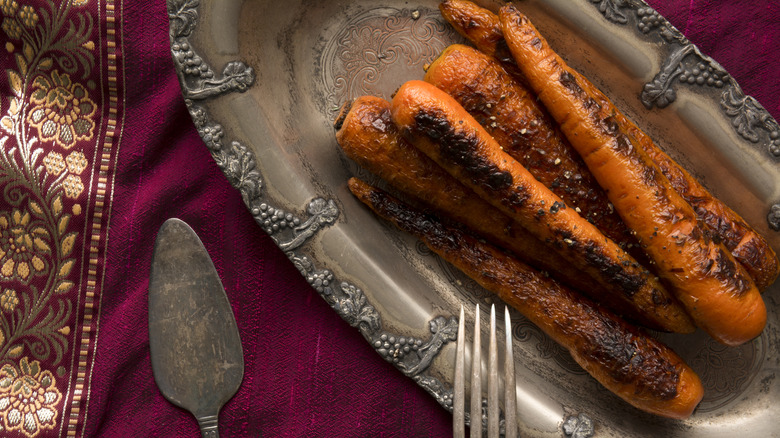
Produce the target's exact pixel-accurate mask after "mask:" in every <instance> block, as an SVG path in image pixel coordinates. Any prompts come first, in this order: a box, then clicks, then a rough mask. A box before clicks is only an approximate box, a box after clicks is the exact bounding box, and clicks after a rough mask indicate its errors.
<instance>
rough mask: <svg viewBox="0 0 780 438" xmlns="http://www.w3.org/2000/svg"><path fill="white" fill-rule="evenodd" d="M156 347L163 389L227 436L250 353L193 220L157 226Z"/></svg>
mask: <svg viewBox="0 0 780 438" xmlns="http://www.w3.org/2000/svg"><path fill="white" fill-rule="evenodd" d="M149 347H150V349H151V359H152V371H153V372H154V380H155V382H156V383H157V387H158V388H159V389H160V392H162V394H163V395H164V396H165V398H166V399H168V401H170V402H171V403H173V404H175V405H177V406H180V407H182V408H184V409H186V410H188V411H190V412H192V414H193V415H195V418H197V420H198V424H199V425H200V430H201V434H202V435H203V436H204V437H209V438H216V437H218V436H219V431H218V429H217V422H218V416H219V410H220V409H221V408H222V406H223V405H224V404H225V403H226V402H227V401H228V400H229V399H230V398H231V397H233V395H234V394H235V393H236V391H237V390H238V387H239V386H240V385H241V380H242V379H243V376H244V354H243V351H242V349H241V340H240V338H239V335H238V327H237V326H236V320H235V317H234V316H233V311H232V309H231V308H230V303H229V302H228V299H227V295H225V290H224V289H223V287H222V283H221V282H220V280H219V276H218V275H217V271H216V269H215V268H214V264H213V263H212V261H211V258H210V257H209V255H208V253H207V252H206V248H204V247H203V243H201V241H200V239H198V236H197V235H196V234H195V232H194V231H193V230H192V228H190V227H189V226H188V225H187V224H186V223H184V222H182V221H181V220H179V219H168V220H167V221H166V222H165V223H164V224H163V225H162V226H161V227H160V230H159V232H158V233H157V240H156V241H155V244H154V254H153V256H152V269H151V274H150V279H149Z"/></svg>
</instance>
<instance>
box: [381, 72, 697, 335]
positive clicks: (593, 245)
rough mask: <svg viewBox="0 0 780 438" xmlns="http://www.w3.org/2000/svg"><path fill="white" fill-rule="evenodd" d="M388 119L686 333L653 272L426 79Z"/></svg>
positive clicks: (398, 101)
mask: <svg viewBox="0 0 780 438" xmlns="http://www.w3.org/2000/svg"><path fill="white" fill-rule="evenodd" d="M391 116H392V119H393V121H394V122H395V123H396V125H397V126H398V127H399V129H400V130H401V133H402V135H403V136H404V137H405V138H407V139H408V140H409V141H410V142H411V143H412V144H413V145H414V146H415V147H417V148H418V149H420V150H422V151H423V152H424V153H425V154H426V155H428V156H429V157H430V158H432V159H433V160H434V161H436V162H437V163H438V164H439V165H440V166H442V167H443V168H444V169H445V170H447V172H449V173H450V174H451V175H453V176H455V177H456V178H458V179H459V180H460V181H461V182H463V183H464V184H465V185H467V186H469V187H470V188H471V189H473V190H474V191H475V192H477V193H478V194H479V195H480V196H481V197H482V198H483V199H485V200H486V201H488V202H490V203H491V204H493V205H494V206H495V207H497V208H499V209H500V210H501V211H503V212H504V213H505V214H507V215H509V216H510V217H512V218H513V219H515V220H517V221H518V222H520V223H521V224H522V225H523V226H524V227H526V228H527V229H528V230H529V231H531V232H532V233H534V235H536V236H537V237H538V238H539V239H540V240H543V241H544V242H546V243H549V244H551V245H552V246H553V247H554V248H556V249H557V250H558V251H559V253H560V254H561V255H562V256H563V257H565V258H566V259H567V260H569V261H570V262H571V263H572V264H573V266H576V267H577V268H579V269H581V270H582V271H583V272H586V273H588V274H589V275H591V276H592V277H593V278H594V279H595V280H597V281H599V282H600V283H601V284H602V286H603V287H604V288H605V289H606V290H609V291H611V292H612V293H613V296H614V299H620V300H628V301H629V302H630V303H633V305H634V306H636V307H638V308H639V309H640V311H641V312H644V313H645V315H646V317H647V318H649V319H653V320H655V321H656V323H657V324H658V325H660V326H662V327H665V328H666V330H669V331H674V332H680V333H688V332H691V331H693V329H694V326H693V324H692V322H691V320H690V318H689V317H688V316H687V315H686V314H685V312H684V310H683V309H682V307H681V306H680V304H679V303H677V301H676V299H675V298H674V297H672V296H671V295H670V294H669V293H668V292H667V291H666V290H665V288H664V287H663V286H662V285H661V284H660V282H658V280H657V279H656V278H655V277H654V276H652V275H651V274H650V273H649V272H648V271H647V270H646V269H644V268H643V267H642V266H641V265H639V264H638V263H637V262H636V260H635V259H633V258H632V257H631V256H630V255H628V254H627V253H626V252H625V251H623V250H622V249H620V247H618V246H617V244H615V243H614V242H613V241H611V240H609V239H608V238H607V237H605V236H604V235H603V234H602V233H601V232H600V231H599V230H598V229H597V228H596V227H595V226H593V225H592V224H591V223H589V222H588V221H587V220H585V219H584V218H582V217H581V216H579V215H578V214H577V213H576V212H575V211H574V210H573V209H570V208H567V207H566V204H565V203H564V202H563V201H562V200H561V199H560V198H559V197H558V196H556V195H555V194H554V193H552V192H551V191H550V190H549V189H547V188H546V187H545V186H544V185H543V184H541V183H539V182H538V181H536V180H535V179H534V178H533V176H532V175H531V174H530V173H529V172H528V171H527V170H526V169H525V168H523V166H522V165H520V164H519V163H518V162H517V161H515V160H514V159H512V158H511V157H510V156H508V155H507V154H506V153H504V152H503V151H501V148H500V146H499V145H498V144H497V143H496V142H495V140H493V138H492V137H491V136H490V135H489V134H488V133H487V132H485V130H484V129H483V128H482V127H481V126H480V125H479V123H477V121H476V120H474V118H473V117H471V116H470V115H469V114H468V113H467V112H466V111H465V110H464V109H463V107H461V106H460V105H459V104H458V103H457V102H456V101H455V100H454V99H452V97H450V96H449V95H447V94H446V93H444V92H443V91H441V90H439V89H438V88H436V87H434V86H433V85H430V84H428V83H426V82H422V81H409V82H407V83H405V84H404V85H403V86H401V88H400V89H399V90H398V91H397V92H396V94H395V97H394V98H393V101H392V105H391Z"/></svg>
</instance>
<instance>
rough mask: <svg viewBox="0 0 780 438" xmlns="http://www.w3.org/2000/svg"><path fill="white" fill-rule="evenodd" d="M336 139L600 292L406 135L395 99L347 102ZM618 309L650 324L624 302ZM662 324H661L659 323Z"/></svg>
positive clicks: (485, 230) (494, 237)
mask: <svg viewBox="0 0 780 438" xmlns="http://www.w3.org/2000/svg"><path fill="white" fill-rule="evenodd" d="M335 127H336V140H337V141H338V143H339V145H340V146H341V148H342V150H343V151H344V153H345V154H346V155H347V157H349V158H350V159H352V160H353V161H355V162H357V163H358V164H359V165H360V166H361V167H362V168H364V169H366V170H368V171H369V172H371V173H373V174H374V175H376V176H378V177H379V178H380V179H382V180H384V181H386V182H387V183H388V184H389V185H390V186H392V187H393V188H395V189H396V190H399V191H400V192H402V193H403V194H405V195H407V196H411V197H413V198H415V199H416V200H417V201H418V202H420V203H424V204H425V205H427V206H429V207H431V208H432V209H434V210H435V211H436V213H437V214H439V215H441V216H444V217H446V218H448V219H451V220H452V221H454V222H457V223H461V224H463V225H465V226H466V227H468V228H469V229H471V230H472V231H474V232H475V233H477V234H478V235H480V236H481V237H482V238H484V239H487V240H488V241H490V242H492V243H493V244H495V245H497V246H501V247H503V248H505V249H508V250H510V251H512V252H514V253H515V255H516V256H517V257H518V258H520V259H521V260H523V261H524V262H525V263H528V264H529V265H532V266H534V267H536V268H537V269H540V270H543V271H547V272H549V273H550V274H552V275H553V276H554V277H555V278H558V279H560V280H561V281H563V282H564V283H566V284H568V285H570V286H572V287H574V288H577V289H581V290H586V291H589V292H590V293H592V294H594V295H596V298H598V297H599V295H598V294H599V292H600V291H601V288H600V287H599V286H597V283H596V282H595V281H593V280H592V279H591V278H590V277H589V276H587V275H586V274H584V273H581V272H578V271H577V270H574V269H571V265H570V264H569V263H568V262H567V261H566V260H565V259H563V258H562V257H560V256H559V255H558V254H557V253H556V252H554V251H551V250H550V248H549V247H547V245H545V244H544V243H542V242H541V241H539V239H537V238H536V237H535V236H533V235H532V234H531V233H530V232H528V231H527V230H526V229H525V228H523V227H522V226H521V225H520V224H518V223H517V222H515V221H514V220H512V219H511V218H509V217H508V216H506V215H505V214H503V213H501V211H499V210H498V209H496V208H495V207H493V206H492V205H490V204H488V203H487V202H485V201H483V200H482V198H480V197H479V196H477V194H476V193H474V192H473V191H472V190H471V189H469V188H467V187H466V186H464V185H463V184H461V183H460V182H458V181H457V180H456V179H455V178H453V177H452V176H450V174H448V173H447V172H445V171H444V169H442V168H441V167H439V166H438V165H437V164H436V163H435V162H433V161H432V160H431V159H430V158H428V157H427V156H426V155H425V154H423V153H422V152H420V151H419V150H417V149H415V148H414V147H413V146H412V145H410V144H409V143H407V142H406V140H404V139H403V138H401V135H400V133H399V132H398V128H396V126H395V124H393V121H392V120H390V102H388V101H386V100H384V99H381V98H378V97H373V96H363V97H359V98H358V99H355V100H354V101H353V102H349V103H347V104H345V105H344V106H343V107H342V109H341V114H340V115H339V117H338V118H337V121H336V124H335ZM616 310H617V311H619V312H621V313H623V314H624V315H625V316H627V317H628V318H630V319H632V320H635V321H638V322H640V323H643V324H646V325H649V324H650V323H651V321H645V319H644V318H643V316H642V315H639V314H637V312H635V311H634V312H633V313H631V312H632V308H631V307H630V306H629V305H628V303H625V304H624V305H623V306H622V307H617V309H616ZM655 328H658V327H655Z"/></svg>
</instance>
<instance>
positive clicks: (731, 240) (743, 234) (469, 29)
mask: <svg viewBox="0 0 780 438" xmlns="http://www.w3.org/2000/svg"><path fill="white" fill-rule="evenodd" d="M439 9H440V10H441V13H442V16H444V18H445V19H446V20H447V21H448V22H449V23H450V24H451V25H452V26H453V27H454V28H455V30H456V31H457V32H458V33H460V34H461V35H463V36H464V37H466V39H468V40H469V41H470V42H471V43H472V44H474V45H475V46H476V47H477V48H478V49H479V50H481V51H482V52H484V53H486V54H488V55H492V56H494V57H496V58H497V59H498V60H499V61H500V62H501V65H502V66H503V67H504V69H505V70H506V71H507V72H508V73H509V74H510V75H511V76H513V77H514V78H515V79H516V80H519V81H520V82H521V83H523V84H527V79H526V78H525V76H524V75H523V73H522V72H521V71H519V69H518V68H517V64H516V63H515V62H514V58H512V56H511V52H509V48H508V46H507V44H506V41H505V39H504V38H503V32H502V30H501V23H500V21H499V18H498V15H496V14H494V13H493V12H491V11H490V10H487V9H484V8H481V7H479V6H477V5H476V4H474V3H472V2H471V1H468V0H445V1H444V2H442V3H441V4H440V5H439ZM599 95H600V98H597V99H596V100H597V101H601V100H602V98H601V97H602V96H603V95H601V94H600V93H599ZM603 99H606V98H603ZM615 119H616V122H617V123H618V124H619V125H621V127H622V129H624V130H625V131H627V132H628V133H629V134H631V135H632V136H634V138H635V139H636V140H637V144H638V145H639V146H640V147H642V148H643V149H644V150H645V152H647V154H648V155H649V156H650V158H651V159H652V160H653V161H654V162H655V163H656V164H657V165H658V167H659V168H660V169H661V171H662V172H663V174H664V176H666V177H667V178H668V179H669V181H670V182H671V184H672V187H674V189H675V190H676V191H677V192H678V193H679V194H680V196H682V197H683V199H685V200H686V201H687V202H688V203H689V204H691V206H693V207H694V210H695V211H696V215H697V217H698V218H699V220H701V221H702V222H703V223H704V224H705V226H706V227H707V229H708V230H709V232H710V233H711V234H712V236H713V238H715V239H720V240H722V241H723V243H724V244H725V245H726V248H728V250H729V251H730V252H731V254H732V255H733V256H734V258H735V259H736V260H737V261H738V262H739V263H740V264H741V265H742V266H744V267H745V269H746V270H747V272H748V274H749V275H750V277H751V278H752V279H753V281H755V283H756V287H758V289H759V290H760V291H764V290H766V288H768V287H769V286H770V285H772V283H774V282H775V280H776V279H777V277H778V274H780V260H778V257H777V254H776V253H775V251H774V250H773V249H772V247H771V245H769V242H768V241H767V240H766V239H765V238H764V237H763V236H761V235H760V234H759V233H758V232H756V231H755V230H754V229H753V228H752V227H751V226H750V225H748V224H747V222H745V220H744V219H742V217H740V216H739V214H737V213H736V212H734V211H733V210H732V209H731V208H729V207H728V206H727V205H726V204H724V203H723V202H722V201H720V200H719V199H718V198H716V197H715V196H713V195H712V193H710V192H709V191H708V190H707V189H706V188H705V187H704V186H703V185H702V184H701V183H700V182H699V181H698V180H697V179H696V178H694V177H693V176H692V175H690V174H689V173H688V172H687V171H686V170H685V169H684V168H683V167H682V166H680V165H679V164H678V163H677V162H675V161H674V160H672V159H671V157H669V156H668V155H667V154H666V153H665V152H663V150H661V148H659V147H658V146H657V145H656V144H655V142H653V141H652V139H650V138H649V137H648V136H647V134H645V133H644V132H643V131H642V130H641V129H640V128H638V127H637V126H636V125H635V124H634V123H633V122H632V121H631V120H630V119H628V118H626V117H624V116H622V115H618V116H616V117H615Z"/></svg>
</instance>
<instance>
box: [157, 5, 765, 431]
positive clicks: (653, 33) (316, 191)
mask: <svg viewBox="0 0 780 438" xmlns="http://www.w3.org/2000/svg"><path fill="white" fill-rule="evenodd" d="M481 4H482V5H483V6H485V7H488V8H491V9H493V10H494V11H496V10H497V9H498V7H499V6H500V4H499V2H494V1H492V0H484V1H482V2H481ZM518 5H519V6H520V7H521V9H522V10H523V11H524V12H525V13H527V14H528V15H529V16H530V17H531V19H532V20H533V21H534V23H535V24H536V25H537V27H539V29H540V30H541V31H542V32H543V33H544V34H545V35H546V37H547V38H548V39H549V41H550V43H551V45H552V46H553V48H555V49H556V50H558V51H559V53H561V54H562V55H563V56H564V58H566V59H567V60H568V61H569V62H570V63H571V64H572V65H573V66H574V67H575V68H578V69H579V70H580V71H582V72H584V73H585V74H586V75H587V76H588V77H590V78H591V80H592V81H593V82H594V83H596V84H597V85H598V86H600V87H602V89H603V90H604V91H605V92H606V94H607V95H609V96H610V97H611V98H612V99H613V100H614V101H615V103H616V104H617V105H618V106H619V107H621V108H622V109H623V110H624V111H625V112H626V113H627V114H628V115H629V116H631V117H632V118H633V119H634V120H635V121H636V122H637V123H638V124H639V125H640V126H642V127H644V128H645V129H646V131H647V132H648V133H649V134H650V135H651V136H652V137H654V138H655V139H656V141H657V142H658V143H659V144H660V145H661V146H662V147H663V148H664V149H665V150H666V151H667V152H668V153H669V154H670V155H672V156H673V157H674V158H676V159H677V160H678V161H680V162H681V163H682V164H683V165H684V166H685V167H686V168H688V169H689V170H690V171H692V173H694V174H695V175H697V176H698V177H699V178H700V179H701V180H702V181H703V182H704V184H705V185H706V186H708V187H709V188H710V189H711V190H712V191H713V192H714V193H715V194H716V195H718V196H719V197H720V198H721V199H723V200H724V201H726V203H728V204H729V205H730V206H732V207H733V208H734V209H735V210H737V211H738V212H739V213H741V214H742V215H743V216H744V217H745V219H746V220H748V222H750V223H751V224H752V225H753V226H754V227H755V228H756V229H757V230H759V231H760V232H761V233H763V234H764V235H766V236H768V238H769V240H770V242H771V244H772V245H773V247H774V248H775V250H780V233H778V231H777V230H778V229H780V162H779V161H780V127H778V124H777V122H776V121H775V120H774V119H772V117H771V116H770V115H769V114H768V113H767V112H766V111H765V110H764V109H763V108H762V107H761V105H760V104H758V102H756V101H755V100H754V99H753V98H751V97H749V96H745V95H744V93H743V92H742V91H741V89H740V88H739V86H738V85H737V84H736V82H735V81H734V80H733V78H731V77H730V76H729V75H728V73H727V72H725V71H724V70H723V68H722V67H721V66H720V65H718V64H717V63H716V62H715V61H713V60H712V59H710V58H708V57H707V56H706V55H704V54H702V53H701V52H700V51H699V50H698V49H697V48H696V47H695V46H693V45H692V44H691V43H690V42H688V41H687V40H686V39H685V38H684V37H683V36H682V35H681V34H680V33H679V32H678V31H677V30H676V29H674V28H673V27H672V26H671V25H670V24H668V22H666V20H664V19H663V18H662V17H660V16H659V15H658V14H657V13H656V12H655V11H653V10H652V9H650V8H649V7H647V6H646V5H645V4H644V3H642V2H641V1H638V0H628V1H615V0H601V1H595V0H523V1H520V2H518ZM168 10H169V14H170V19H171V30H170V32H171V33H170V35H171V50H172V53H173V57H174V62H175V65H176V69H177V73H178V75H179V79H180V82H181V84H182V92H183V95H184V98H185V99H186V101H187V104H188V107H189V110H190V113H191V115H192V117H193V121H194V123H195V125H196V127H197V128H198V130H199V132H200V134H201V137H202V138H203V140H204V142H205V144H206V146H207V147H208V148H209V149H210V151H211V153H212V155H213V157H214V159H215V160H216V162H217V163H218V164H219V166H220V167H221V168H222V169H223V171H224V173H225V175H226V177H227V178H228V179H229V181H230V182H231V183H232V184H233V185H234V186H235V187H236V188H237V189H238V190H240V192H241V194H242V196H243V199H244V201H245V203H246V205H247V207H248V208H249V210H250V211H251V213H252V215H253V216H254V217H255V218H256V220H257V223H258V224H259V225H260V226H261V227H263V228H264V229H265V230H266V231H267V232H268V233H269V234H270V235H271V237H272V238H273V239H274V240H275V242H276V243H277V244H278V245H279V247H280V248H282V249H283V250H284V251H285V252H286V254H287V256H288V257H289V258H290V260H291V261H292V262H293V263H294V264H295V265H296V266H297V267H298V269H299V270H300V272H301V274H302V275H303V276H304V277H305V278H306V279H307V280H308V282H309V283H310V284H311V286H312V287H314V288H315V289H316V290H317V291H318V292H319V293H320V295H321V296H322V298H323V299H325V300H326V301H327V302H328V303H329V304H330V305H331V306H332V307H333V309H334V310H335V311H336V312H338V313H339V315H341V316H342V317H343V318H344V319H345V320H346V321H347V322H349V323H350V324H351V325H352V326H354V327H355V328H356V329H358V330H359V331H360V332H361V333H362V334H363V336H364V337H365V338H366V340H367V342H369V343H370V344H371V345H372V346H373V347H374V348H375V349H376V351H377V354H380V355H382V356H383V357H384V358H385V359H387V360H388V361H391V362H393V363H394V364H395V365H396V366H397V367H398V368H399V369H400V370H401V371H402V372H403V373H404V374H406V375H407V376H409V378H411V379H414V381H416V382H417V383H418V384H419V385H421V386H422V387H423V388H425V389H426V390H427V391H428V392H429V393H430V394H431V395H432V396H433V397H435V398H436V400H438V401H439V403H441V404H442V405H443V406H445V407H446V408H449V409H451V404H452V396H451V394H452V392H451V386H452V385H451V383H452V382H451V380H452V370H453V362H454V343H453V342H452V341H453V340H454V338H455V331H456V318H455V315H457V312H458V309H459V306H460V305H461V304H466V305H467V308H473V304H474V303H481V304H489V303H491V302H493V301H494V299H493V298H492V297H491V295H490V294H489V293H488V292H486V291H484V290H482V289H481V288H479V287H478V286H476V285H475V283H474V282H473V281H471V280H469V279H468V278H466V277H464V276H463V275H461V274H460V273H459V272H457V271H456V270H454V268H452V267H451V266H449V265H448V264H446V263H444V262H443V261H441V260H440V259H439V258H438V257H436V256H435V255H433V254H431V253H430V252H429V251H427V250H426V249H425V247H423V246H422V245H421V244H419V243H418V242H416V241H415V240H414V239H412V238H410V237H409V236H406V235H404V234H403V233H401V232H398V231H396V230H395V229H393V228H392V227H391V226H389V225H387V224H386V223H384V222H382V221H380V220H378V219H377V218H375V217H374V216H373V215H372V214H371V213H370V212H368V211H367V209H365V208H363V206H362V205H361V204H360V203H359V202H358V201H356V200H355V199H354V198H353V197H352V196H351V195H350V194H349V192H348V190H347V188H346V181H347V179H348V178H349V177H350V176H354V175H357V176H360V177H363V178H366V179H368V180H369V181H372V182H375V181H376V180H375V179H374V178H373V177H372V176H371V175H368V174H366V173H365V172H364V171H362V170H361V169H359V168H358V167H357V166H356V165H355V164H354V163H352V162H350V161H349V160H348V159H346V158H345V157H344V156H343V155H342V153H341V152H340V150H339V147H338V145H337V144H336V141H335V138H334V131H333V128H332V122H333V120H334V118H335V117H336V114H337V110H338V107H339V106H340V105H341V104H342V103H343V102H344V101H345V100H347V99H350V98H355V97H357V96H360V95H364V94H372V95H377V96H382V97H385V98H389V97H390V95H391V94H392V92H393V91H394V90H395V89H396V88H397V87H398V86H400V85H401V83H403V82H404V81H406V80H408V79H419V78H422V76H423V66H424V65H425V64H426V63H429V62H431V61H432V60H433V59H434V58H435V56H436V55H437V54H438V53H439V52H440V51H441V50H442V49H443V48H444V47H446V46H447V45H448V44H450V43H453V42H462V39H461V38H460V37H459V36H458V35H457V34H456V33H455V32H454V31H453V30H452V29H450V28H449V27H448V26H447V25H446V23H445V22H444V20H443V19H442V18H441V16H440V15H439V13H438V9H437V2H436V1H435V0H404V1H402V0H382V1H378V0H360V1H358V0H318V1H310V0H290V1H287V2H272V1H268V0H255V1H253V0H246V1H242V0H220V1H216V0H200V1H198V0H168ZM779 288H780V287H778V285H777V284H776V285H775V286H773V287H772V288H770V290H768V291H767V292H765V294H764V297H765V299H766V301H767V305H768V308H769V323H768V326H767V328H766V330H765V331H764V333H763V335H762V336H761V337H760V338H758V339H756V340H755V341H753V342H750V343H748V344H746V345H743V346H741V347H738V348H726V347H722V346H720V345H719V344H717V343H715V342H713V341H712V340H710V339H709V338H707V337H706V336H704V335H701V334H694V335H689V336H672V335H663V336H661V337H662V338H663V340H664V341H666V342H667V343H668V344H669V345H670V346H672V347H673V348H674V349H675V350H676V351H678V353H680V354H681V355H682V356H683V357H684V358H685V359H686V360H687V362H688V363H689V364H690V365H691V366H692V367H693V368H694V369H695V370H696V371H697V372H698V373H699V375H700V376H701V378H702V381H703V383H704V386H705V389H706V395H705V398H704V400H703V401H702V403H701V405H700V406H699V408H698V409H697V411H696V412H695V413H694V415H693V416H692V417H691V418H690V419H688V420H685V421H672V420H665V419H660V418H657V417H654V416H651V415H649V414H645V413H643V412H640V411H638V410H636V409H634V408H632V407H630V406H629V405H628V404H626V403H624V402H623V401H621V400H620V399H618V398H617V397H615V396H613V395H612V394H610V393H609V392H607V391H606V390H605V389H603V388H602V387H601V386H600V385H598V384H597V383H596V382H595V381H594V380H593V379H592V378H591V377H590V376H588V375H587V374H585V373H584V372H583V371H582V370H581V369H580V368H579V367H578V366H577V365H576V364H575V363H574V362H573V360H572V359H571V358H570V356H569V355H568V353H566V352H565V351H564V350H562V349H561V348H560V347H558V346H557V345H556V344H554V343H553V342H552V341H551V340H550V339H549V338H547V337H546V336H545V335H543V334H542V333H541V332H540V331H539V330H538V329H537V328H536V327H534V326H533V325H532V324H530V323H529V322H527V321H526V320H525V319H524V318H523V317H522V316H521V315H519V314H513V326H514V327H515V329H514V332H513V335H514V342H515V351H516V356H515V359H516V369H517V370H518V372H517V392H518V394H519V395H520V401H519V407H518V411H519V412H518V414H519V418H521V419H522V423H521V425H520V429H521V434H522V436H529V437H561V436H577V437H587V436H604V437H611V436H615V437H623V436H632V437H657V436H664V437H733V436H739V435H740V434H744V433H746V432H748V433H749V434H750V436H778V435H777V434H778V432H777V430H778V428H777V426H776V425H775V421H774V420H776V418H777V417H778V416H780V403H777V400H779V399H780V398H779V397H780V382H778V379H777V378H776V377H777V373H778V370H779V369H780V354H779V353H780V351H778V350H780V344H779V342H778V341H780V339H779V338H778V327H779V326H780V291H778V289H779ZM486 307H487V306H483V308H486ZM467 320H473V311H472V313H471V314H467ZM486 320H487V318H483V321H486ZM475 420H476V421H479V420H477V419H475Z"/></svg>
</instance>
